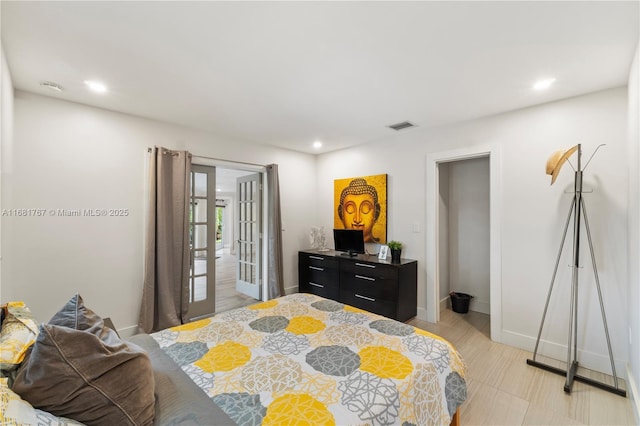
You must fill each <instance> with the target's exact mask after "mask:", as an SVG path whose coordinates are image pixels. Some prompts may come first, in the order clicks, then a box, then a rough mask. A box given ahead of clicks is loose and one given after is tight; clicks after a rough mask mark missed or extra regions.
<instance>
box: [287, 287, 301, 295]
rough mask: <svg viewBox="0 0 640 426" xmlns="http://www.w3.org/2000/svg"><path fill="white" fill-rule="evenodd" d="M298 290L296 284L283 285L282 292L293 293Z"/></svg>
mask: <svg viewBox="0 0 640 426" xmlns="http://www.w3.org/2000/svg"><path fill="white" fill-rule="evenodd" d="M297 292H298V286H294V287H285V289H284V294H285V295H287V294H294V293H297Z"/></svg>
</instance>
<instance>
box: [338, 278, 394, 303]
mask: <svg viewBox="0 0 640 426" xmlns="http://www.w3.org/2000/svg"><path fill="white" fill-rule="evenodd" d="M340 288H341V289H342V290H343V291H344V292H346V293H352V294H360V295H362V296H367V297H369V298H373V299H375V300H388V301H395V300H396V299H397V297H398V282H397V281H396V280H392V279H388V278H371V277H367V276H366V275H360V274H353V273H349V272H342V273H341V274H340Z"/></svg>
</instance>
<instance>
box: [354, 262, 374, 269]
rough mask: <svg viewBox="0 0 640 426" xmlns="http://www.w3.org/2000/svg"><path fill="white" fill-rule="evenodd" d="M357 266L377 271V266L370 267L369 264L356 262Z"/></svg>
mask: <svg viewBox="0 0 640 426" xmlns="http://www.w3.org/2000/svg"><path fill="white" fill-rule="evenodd" d="M356 266H363V267H365V268H371V269H376V265H369V264H367V263H358V262H356Z"/></svg>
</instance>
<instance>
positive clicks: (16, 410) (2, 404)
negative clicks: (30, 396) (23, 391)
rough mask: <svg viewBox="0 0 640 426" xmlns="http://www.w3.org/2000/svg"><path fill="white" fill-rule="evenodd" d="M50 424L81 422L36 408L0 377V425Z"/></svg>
mask: <svg viewBox="0 0 640 426" xmlns="http://www.w3.org/2000/svg"><path fill="white" fill-rule="evenodd" d="M26 424H29V425H51V426H76V425H79V426H81V425H82V423H78V422H75V421H73V420H71V419H65V418H63V417H56V416H54V415H53V414H51V413H47V412H46V411H42V410H37V409H35V408H33V407H32V406H31V404H29V403H28V402H27V401H25V400H23V399H22V398H20V396H19V395H17V394H16V393H14V392H13V391H12V390H11V389H9V386H8V385H7V379H0V425H3V426H18V425H26Z"/></svg>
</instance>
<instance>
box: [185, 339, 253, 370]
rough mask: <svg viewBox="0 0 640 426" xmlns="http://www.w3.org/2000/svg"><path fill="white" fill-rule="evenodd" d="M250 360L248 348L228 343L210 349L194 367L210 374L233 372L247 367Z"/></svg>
mask: <svg viewBox="0 0 640 426" xmlns="http://www.w3.org/2000/svg"><path fill="white" fill-rule="evenodd" d="M250 359H251V351H250V350H249V348H248V347H246V346H244V345H241V344H239V343H236V342H231V341H227V342H225V343H223V344H221V345H217V346H214V347H213V348H211V349H209V352H207V353H206V354H205V355H204V356H203V357H202V358H200V359H199V360H197V361H196V362H194V365H196V366H198V367H200V368H201V369H203V370H204V371H206V372H208V373H213V372H214V371H231V370H233V369H234V368H236V367H240V366H241V365H245V364H246V363H247V362H249V360H250Z"/></svg>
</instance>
